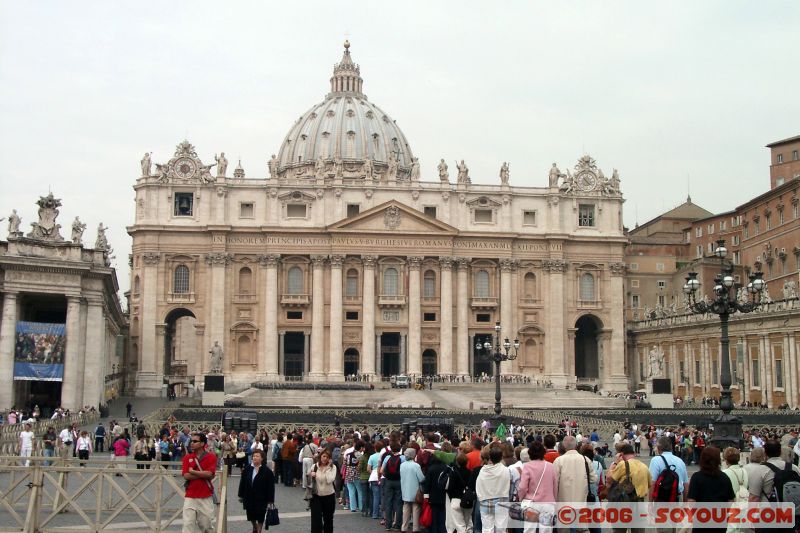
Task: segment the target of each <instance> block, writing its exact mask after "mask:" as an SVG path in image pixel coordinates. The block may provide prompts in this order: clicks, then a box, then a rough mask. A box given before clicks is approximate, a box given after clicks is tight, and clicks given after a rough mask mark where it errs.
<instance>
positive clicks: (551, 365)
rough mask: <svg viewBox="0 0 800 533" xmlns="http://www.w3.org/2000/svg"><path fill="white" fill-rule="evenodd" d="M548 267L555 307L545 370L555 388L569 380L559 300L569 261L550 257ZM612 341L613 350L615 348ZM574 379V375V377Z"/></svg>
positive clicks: (549, 324)
mask: <svg viewBox="0 0 800 533" xmlns="http://www.w3.org/2000/svg"><path fill="white" fill-rule="evenodd" d="M543 266H544V267H545V268H546V269H547V271H548V275H547V288H548V295H547V297H548V301H549V302H551V303H552V304H554V308H553V309H552V311H551V312H550V313H547V337H546V341H545V342H547V344H548V345H549V346H550V349H549V350H548V352H549V357H548V358H547V362H546V363H545V364H546V365H547V368H546V371H545V379H549V380H550V381H552V382H553V386H554V387H555V388H563V387H564V386H565V385H566V384H567V382H568V376H567V368H566V365H565V363H566V360H565V353H564V351H565V346H564V342H565V340H566V337H567V335H566V328H565V326H564V311H563V307H562V306H560V305H555V304H557V303H558V302H564V272H566V270H567V263H566V261H564V260H562V259H548V260H546V261H544V262H543ZM613 344H614V343H613V342H612V348H611V349H612V351H613V349H614V347H613ZM573 379H574V377H573Z"/></svg>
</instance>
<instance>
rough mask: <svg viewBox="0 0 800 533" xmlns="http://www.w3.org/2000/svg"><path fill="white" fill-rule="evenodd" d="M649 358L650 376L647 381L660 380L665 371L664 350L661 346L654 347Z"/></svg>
mask: <svg viewBox="0 0 800 533" xmlns="http://www.w3.org/2000/svg"><path fill="white" fill-rule="evenodd" d="M648 357H649V358H650V375H649V376H647V379H653V378H660V377H661V375H662V373H663V371H664V350H662V349H661V346H653V349H652V350H650V352H649V354H648Z"/></svg>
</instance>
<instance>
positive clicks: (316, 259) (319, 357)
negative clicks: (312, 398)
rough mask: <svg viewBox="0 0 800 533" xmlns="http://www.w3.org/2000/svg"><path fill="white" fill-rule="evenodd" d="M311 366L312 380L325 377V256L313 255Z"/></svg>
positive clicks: (309, 375) (310, 374)
mask: <svg viewBox="0 0 800 533" xmlns="http://www.w3.org/2000/svg"><path fill="white" fill-rule="evenodd" d="M311 265H312V267H311V268H312V274H311V290H312V295H311V353H310V354H309V358H310V359H311V368H310V372H309V373H308V377H309V379H311V380H312V381H321V380H322V379H323V378H324V377H325V372H324V368H323V365H324V363H325V360H324V357H325V348H324V347H323V344H324V343H325V256H323V255H312V256H311Z"/></svg>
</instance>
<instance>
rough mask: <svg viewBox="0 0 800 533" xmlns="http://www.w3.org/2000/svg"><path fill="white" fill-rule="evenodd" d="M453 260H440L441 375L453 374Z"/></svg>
mask: <svg viewBox="0 0 800 533" xmlns="http://www.w3.org/2000/svg"><path fill="white" fill-rule="evenodd" d="M452 269H453V258H452V257H440V258H439V278H440V287H439V373H440V374H444V375H447V374H452V373H453V275H452V274H453V273H452Z"/></svg>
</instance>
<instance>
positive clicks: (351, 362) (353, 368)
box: [344, 348, 358, 377]
mask: <svg viewBox="0 0 800 533" xmlns="http://www.w3.org/2000/svg"><path fill="white" fill-rule="evenodd" d="M356 374H358V350H356V349H355V348H348V349H346V350H345V351H344V375H345V377H347V376H355V375H356Z"/></svg>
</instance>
